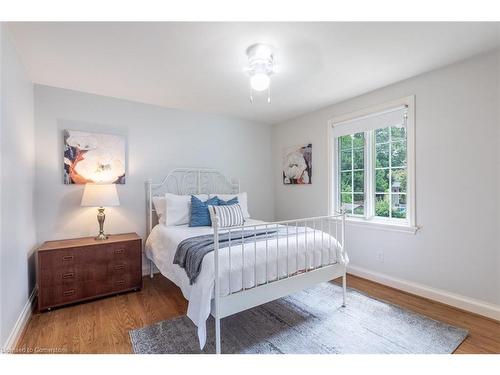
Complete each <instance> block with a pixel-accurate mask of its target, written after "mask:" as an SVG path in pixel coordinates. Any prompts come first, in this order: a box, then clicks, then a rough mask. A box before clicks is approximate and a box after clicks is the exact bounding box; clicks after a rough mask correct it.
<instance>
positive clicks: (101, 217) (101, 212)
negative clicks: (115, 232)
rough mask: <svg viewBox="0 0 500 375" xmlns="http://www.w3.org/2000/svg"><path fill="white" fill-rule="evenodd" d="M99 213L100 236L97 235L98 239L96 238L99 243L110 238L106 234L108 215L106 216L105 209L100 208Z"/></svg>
mask: <svg viewBox="0 0 500 375" xmlns="http://www.w3.org/2000/svg"><path fill="white" fill-rule="evenodd" d="M97 211H98V213H97V221H98V222H99V234H98V235H97V237H95V239H96V240H97V241H103V240H107V239H108V236H106V235H105V234H104V219H106V215H105V214H104V208H103V207H101V208H98V209H97Z"/></svg>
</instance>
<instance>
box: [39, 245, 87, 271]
mask: <svg viewBox="0 0 500 375" xmlns="http://www.w3.org/2000/svg"><path fill="white" fill-rule="evenodd" d="M84 250H85V248H71V249H61V250H53V251H46V252H43V253H40V254H38V262H39V267H40V269H41V270H54V269H60V268H68V269H69V268H70V267H73V266H75V265H77V264H81V263H84V262H85V257H86V254H85V251H84Z"/></svg>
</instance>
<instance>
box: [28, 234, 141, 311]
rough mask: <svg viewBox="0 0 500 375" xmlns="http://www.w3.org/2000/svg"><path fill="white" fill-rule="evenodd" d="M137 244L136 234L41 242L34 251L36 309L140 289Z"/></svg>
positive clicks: (139, 253)
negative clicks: (105, 238)
mask: <svg viewBox="0 0 500 375" xmlns="http://www.w3.org/2000/svg"><path fill="white" fill-rule="evenodd" d="M141 243H142V240H141V238H140V237H139V236H138V235H137V234H136V233H126V234H116V235H110V236H109V238H108V239H107V240H103V241H96V240H95V239H94V237H85V238H77V239H71V240H60V241H48V242H45V243H44V244H43V245H42V246H41V247H40V248H38V250H37V283H38V309H39V310H40V311H42V310H46V309H49V310H50V309H51V308H53V307H56V306H63V305H66V304H70V303H75V302H81V301H85V300H90V299H93V298H97V297H102V296H106V295H112V294H117V293H121V292H126V291H131V290H139V289H141V288H142V245H141Z"/></svg>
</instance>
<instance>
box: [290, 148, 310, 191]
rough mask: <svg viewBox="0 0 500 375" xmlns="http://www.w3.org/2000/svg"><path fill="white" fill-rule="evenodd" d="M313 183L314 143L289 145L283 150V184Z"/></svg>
mask: <svg viewBox="0 0 500 375" xmlns="http://www.w3.org/2000/svg"><path fill="white" fill-rule="evenodd" d="M311 183H312V144H311V143H309V144H307V145H303V146H293V147H287V148H286V149H285V150H284V151H283V184H285V185H305V184H311Z"/></svg>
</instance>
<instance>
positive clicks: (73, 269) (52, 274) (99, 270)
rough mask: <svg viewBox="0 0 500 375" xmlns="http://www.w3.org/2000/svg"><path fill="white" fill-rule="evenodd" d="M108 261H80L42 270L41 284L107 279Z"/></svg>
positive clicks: (52, 284) (57, 284) (53, 284)
mask: <svg viewBox="0 0 500 375" xmlns="http://www.w3.org/2000/svg"><path fill="white" fill-rule="evenodd" d="M108 275H109V271H108V263H80V264H75V265H70V266H62V267H59V268H55V269H42V270H41V271H40V276H39V280H40V286H41V287H45V286H62V285H67V284H69V283H72V282H78V283H86V282H91V281H99V280H106V278H107V277H108Z"/></svg>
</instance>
